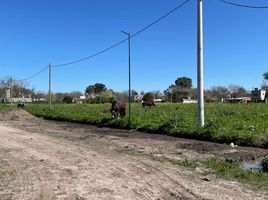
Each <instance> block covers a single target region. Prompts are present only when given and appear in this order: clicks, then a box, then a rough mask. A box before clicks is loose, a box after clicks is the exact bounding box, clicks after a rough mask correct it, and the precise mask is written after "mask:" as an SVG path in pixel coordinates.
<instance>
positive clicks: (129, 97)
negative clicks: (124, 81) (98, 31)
mask: <svg viewBox="0 0 268 200" xmlns="http://www.w3.org/2000/svg"><path fill="white" fill-rule="evenodd" d="M121 32H122V33H124V34H126V35H127V36H128V125H129V126H130V122H131V117H130V115H131V114H130V113H131V112H130V111H131V76H130V75H131V71H130V33H127V32H125V31H121Z"/></svg>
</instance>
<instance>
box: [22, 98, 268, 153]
mask: <svg viewBox="0 0 268 200" xmlns="http://www.w3.org/2000/svg"><path fill="white" fill-rule="evenodd" d="M110 106H111V105H110V104H70V105H67V104H57V105H52V109H51V111H49V109H48V106H47V105H27V106H26V107H25V109H26V110H27V111H29V112H30V113H32V114H33V115H36V116H39V117H44V118H46V119H56V120H64V121H73V122H82V123H90V124H101V125H106V126H110V127H122V128H127V127H128V115H127V116H126V117H124V118H121V119H112V118H111V114H110V113H107V112H104V111H105V110H107V109H109V108H110ZM127 109H128V108H127ZM127 113H128V112H127ZM131 128H135V129H138V130H142V131H148V132H152V133H164V134H171V135H176V136H178V137H187V138H196V139H202V140H209V141H215V142H220V143H230V142H233V143H235V144H238V145H249V146H259V147H266V148H267V147H268V105H266V104H206V105H205V127H204V128H200V127H198V126H197V125H196V105H195V104H181V103H159V104H157V106H156V107H152V108H142V107H141V105H140V104H132V107H131Z"/></svg>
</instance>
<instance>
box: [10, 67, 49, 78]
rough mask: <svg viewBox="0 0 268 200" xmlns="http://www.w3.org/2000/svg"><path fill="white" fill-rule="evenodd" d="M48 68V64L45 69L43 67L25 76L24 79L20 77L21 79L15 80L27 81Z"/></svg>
mask: <svg viewBox="0 0 268 200" xmlns="http://www.w3.org/2000/svg"><path fill="white" fill-rule="evenodd" d="M47 68H48V66H46V67H44V68H43V69H41V70H40V71H38V72H36V73H35V74H33V75H31V76H29V77H27V78H24V79H20V80H14V81H27V80H29V79H32V78H34V77H35V76H37V75H39V74H40V73H42V72H43V71H45V70H46V69H47Z"/></svg>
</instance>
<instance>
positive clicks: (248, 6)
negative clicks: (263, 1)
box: [219, 0, 268, 9]
mask: <svg viewBox="0 0 268 200" xmlns="http://www.w3.org/2000/svg"><path fill="white" fill-rule="evenodd" d="M219 1H221V2H222V3H225V4H229V5H232V6H237V7H243V8H257V9H267V8H268V6H253V5H245V4H238V3H233V2H230V1H225V0H219Z"/></svg>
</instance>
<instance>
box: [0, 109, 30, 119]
mask: <svg viewBox="0 0 268 200" xmlns="http://www.w3.org/2000/svg"><path fill="white" fill-rule="evenodd" d="M31 119H35V117H34V116H33V115H31V114H30V113H28V112H26V111H25V110H23V109H20V108H7V109H3V110H1V111H0V121H9V120H13V121H21V120H31Z"/></svg>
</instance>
